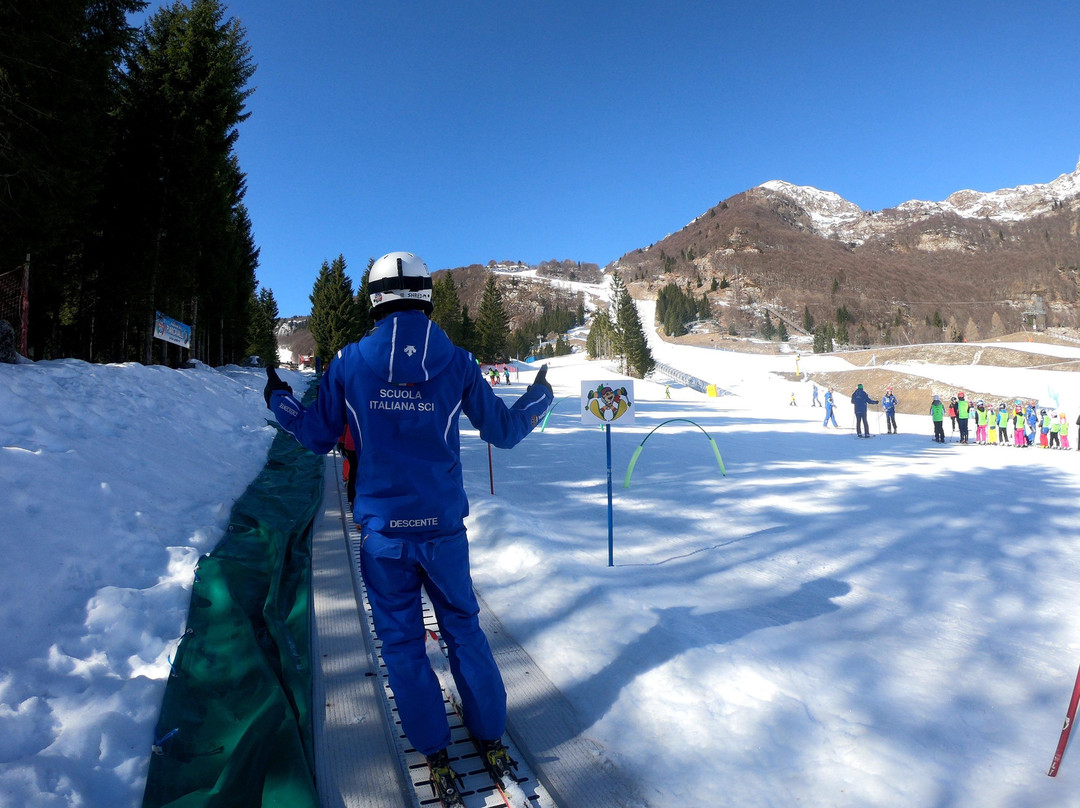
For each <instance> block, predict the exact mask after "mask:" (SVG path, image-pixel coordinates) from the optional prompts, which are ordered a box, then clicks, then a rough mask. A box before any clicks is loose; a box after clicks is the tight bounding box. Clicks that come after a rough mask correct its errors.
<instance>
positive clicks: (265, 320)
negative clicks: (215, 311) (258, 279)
mask: <svg viewBox="0 0 1080 808" xmlns="http://www.w3.org/2000/svg"><path fill="white" fill-rule="evenodd" d="M248 305H249V307H250V309H251V312H250V314H249V323H248V345H247V350H246V352H247V354H248V356H258V357H260V358H261V359H262V361H263V366H264V367H268V368H276V367H277V366H278V364H279V363H278V353H277V336H276V335H275V334H274V322H275V320H277V317H278V305H277V301H276V300H275V299H274V293H273V291H272V290H270V289H260V290H259V293H258V294H257V295H256V294H252V295H251V299H250V301H249V304H248Z"/></svg>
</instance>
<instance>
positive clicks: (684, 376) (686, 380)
mask: <svg viewBox="0 0 1080 808" xmlns="http://www.w3.org/2000/svg"><path fill="white" fill-rule="evenodd" d="M656 369H657V370H659V371H660V372H661V373H663V374H664V375H665V376H668V377H670V378H671V379H674V380H675V381H677V382H682V383H683V384H685V385H686V386H687V387H690V388H692V389H694V390H697V391H698V392H699V393H704V392H706V391H707V390H708V384H707V383H706V382H704V381H702V380H701V379H699V378H697V377H696V376H691V375H690V374H689V373H684V372H683V371H681V370H677V369H676V368H673V367H671V365H665V364H664V363H663V362H657V363H656Z"/></svg>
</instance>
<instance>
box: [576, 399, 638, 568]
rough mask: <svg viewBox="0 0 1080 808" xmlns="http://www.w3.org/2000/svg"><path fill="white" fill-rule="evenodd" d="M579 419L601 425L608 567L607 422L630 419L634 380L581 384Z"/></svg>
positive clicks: (611, 535)
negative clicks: (605, 446)
mask: <svg viewBox="0 0 1080 808" xmlns="http://www.w3.org/2000/svg"><path fill="white" fill-rule="evenodd" d="M581 422H582V423H583V424H602V425H603V427H604V441H605V443H606V444H607V546H608V566H609V567H614V566H615V519H614V515H613V507H612V501H611V500H612V496H611V493H612V492H611V425H612V423H615V422H618V423H620V424H632V423H633V422H634V383H633V382H632V381H627V380H625V379H624V380H621V381H614V382H607V381H598V382H582V383H581Z"/></svg>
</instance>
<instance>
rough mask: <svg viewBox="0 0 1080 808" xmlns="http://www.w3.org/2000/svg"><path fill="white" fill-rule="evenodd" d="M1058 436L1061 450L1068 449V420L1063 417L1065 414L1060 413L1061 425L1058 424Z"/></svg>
mask: <svg viewBox="0 0 1080 808" xmlns="http://www.w3.org/2000/svg"><path fill="white" fill-rule="evenodd" d="M1058 435H1060V436H1061V448H1062V449H1068V448H1069V419H1068V418H1066V417H1065V413H1061V423H1060V424H1058Z"/></svg>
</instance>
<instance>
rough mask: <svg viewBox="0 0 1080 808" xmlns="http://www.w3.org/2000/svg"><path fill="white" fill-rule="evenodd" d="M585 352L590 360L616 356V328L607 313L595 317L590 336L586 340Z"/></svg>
mask: <svg viewBox="0 0 1080 808" xmlns="http://www.w3.org/2000/svg"><path fill="white" fill-rule="evenodd" d="M585 352H586V354H587V355H588V357H589V358H590V359H601V358H604V357H609V356H614V355H615V326H614V324H613V323H612V322H611V317H610V316H609V315H608V313H607V312H606V311H598V312H596V314H594V315H593V320H592V324H591V325H590V326H589V335H588V336H587V337H586V338H585Z"/></svg>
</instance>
